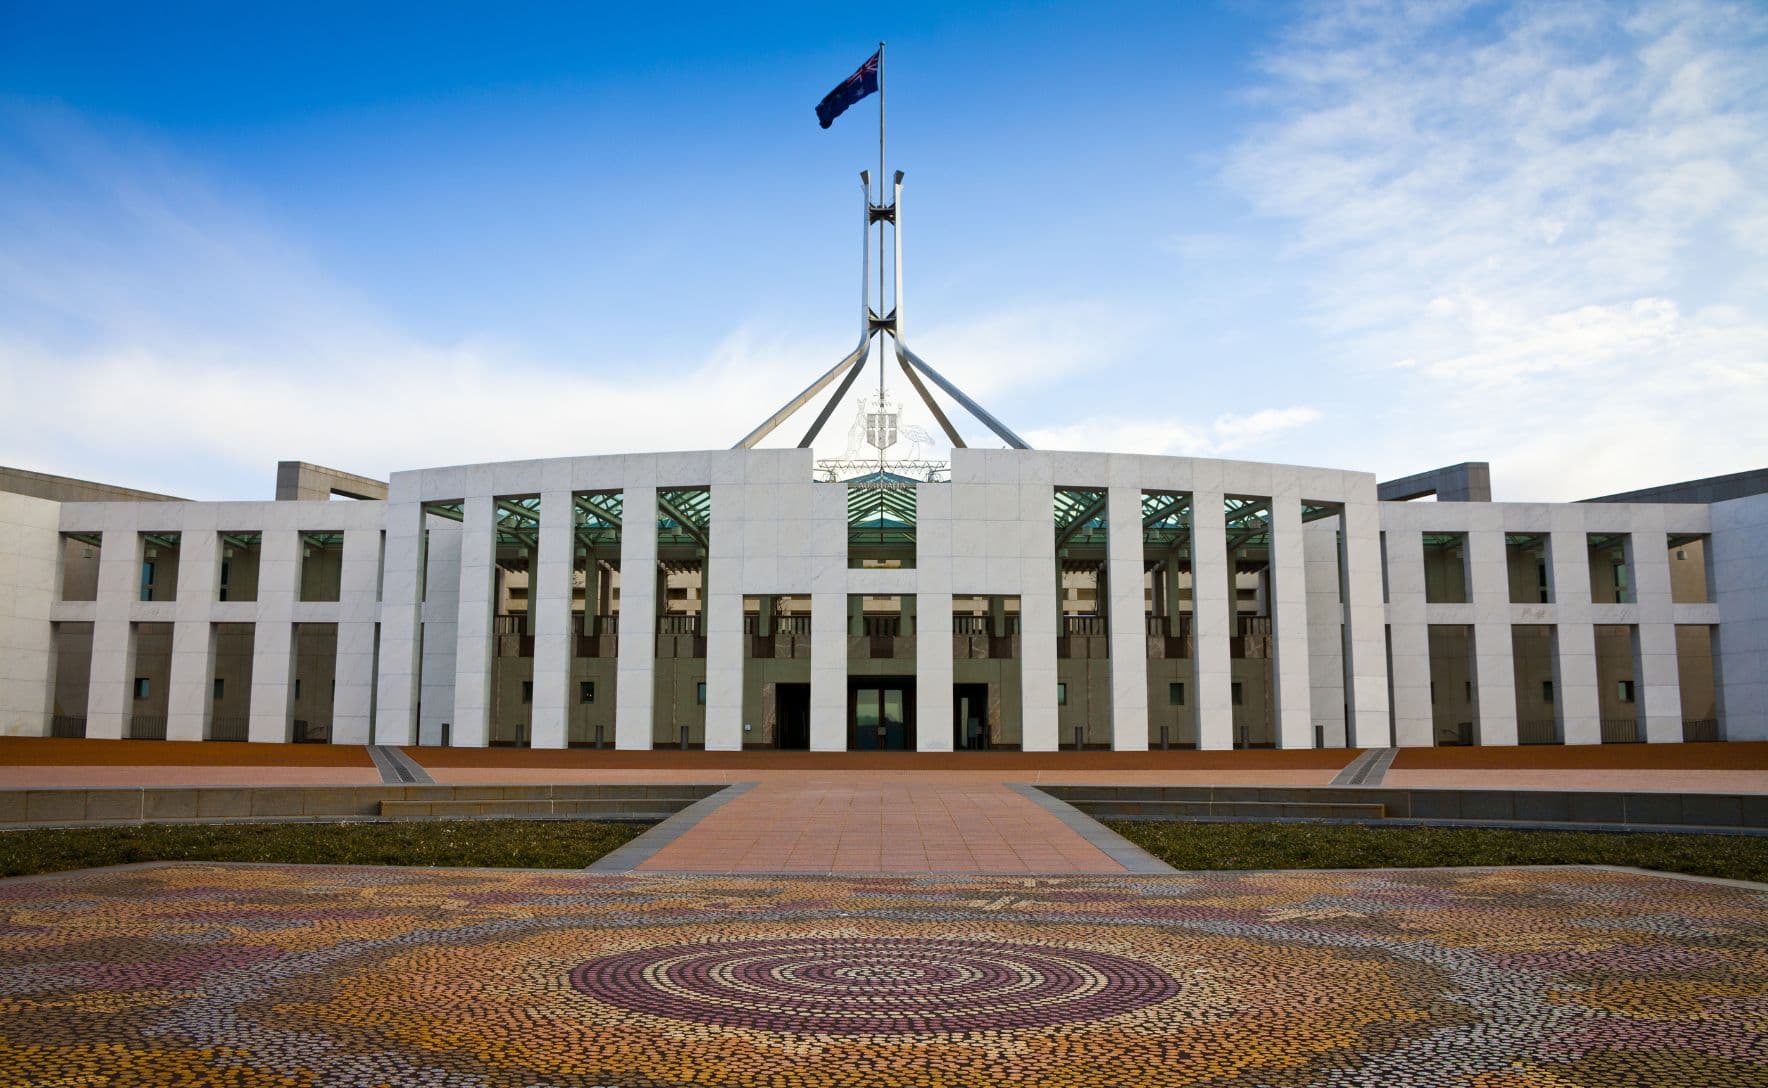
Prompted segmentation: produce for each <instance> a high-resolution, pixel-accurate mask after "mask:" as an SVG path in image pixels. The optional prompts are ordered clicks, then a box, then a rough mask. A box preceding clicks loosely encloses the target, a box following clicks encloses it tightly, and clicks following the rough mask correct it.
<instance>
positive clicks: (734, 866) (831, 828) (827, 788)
mask: <svg viewBox="0 0 1768 1088" xmlns="http://www.w3.org/2000/svg"><path fill="white" fill-rule="evenodd" d="M639 868H640V869H649V870H660V871H674V872H823V873H828V872H840V873H852V872H966V873H1121V872H1123V867H1122V866H1120V865H1118V864H1117V863H1116V862H1115V861H1112V860H1111V859H1110V858H1109V857H1107V856H1105V854H1103V853H1102V852H1100V851H1099V849H1098V848H1097V847H1095V846H1093V845H1092V844H1091V843H1089V842H1087V841H1086V840H1085V839H1082V838H1081V837H1080V836H1079V835H1077V834H1075V833H1074V832H1073V831H1071V830H1069V828H1068V827H1067V826H1066V825H1065V824H1063V823H1062V821H1060V820H1058V819H1057V818H1056V817H1054V816H1052V815H1050V813H1048V812H1046V811H1045V810H1044V809H1043V808H1041V807H1039V806H1038V805H1036V804H1033V803H1032V802H1031V801H1028V800H1026V799H1025V798H1024V797H1021V796H1020V795H1019V794H1017V793H1014V792H1013V791H1012V790H1010V789H1008V788H1007V787H1006V785H1005V779H1004V776H1002V775H1000V774H999V773H998V772H997V773H995V774H952V773H949V772H947V773H936V774H928V775H914V774H907V773H902V772H896V773H889V772H886V773H882V774H863V773H862V774H841V773H822V774H797V775H783V774H770V775H768V776H766V777H765V778H764V779H761V780H760V781H758V783H757V785H756V786H755V788H753V789H751V790H749V791H748V792H747V793H744V794H742V795H741V796H738V797H737V798H735V799H733V800H731V801H728V802H726V803H725V804H723V805H722V806H720V807H719V808H718V809H717V810H715V811H714V812H712V813H711V814H710V815H709V816H707V817H706V818H705V819H703V820H701V821H700V822H699V823H698V824H696V825H694V826H693V827H692V828H690V829H689V830H688V831H687V832H686V833H684V834H683V835H682V836H681V837H680V838H678V839H676V840H675V841H674V842H672V843H670V844H669V845H668V846H665V847H664V848H663V849H662V850H660V851H658V852H657V853H656V854H653V855H652V856H651V857H650V858H649V859H648V860H646V861H645V862H643V863H642V864H641V865H640V866H639Z"/></svg>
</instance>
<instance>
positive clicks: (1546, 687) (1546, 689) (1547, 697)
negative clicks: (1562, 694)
mask: <svg viewBox="0 0 1768 1088" xmlns="http://www.w3.org/2000/svg"><path fill="white" fill-rule="evenodd" d="M1541 701H1542V702H1543V703H1551V702H1552V701H1553V681H1551V680H1543V681H1541Z"/></svg>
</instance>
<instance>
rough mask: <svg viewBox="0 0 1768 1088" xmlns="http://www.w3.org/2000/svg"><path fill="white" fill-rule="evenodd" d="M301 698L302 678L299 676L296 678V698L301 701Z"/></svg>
mask: <svg viewBox="0 0 1768 1088" xmlns="http://www.w3.org/2000/svg"><path fill="white" fill-rule="evenodd" d="M300 697H301V678H300V677H299V676H297V677H295V698H297V699H299V698H300Z"/></svg>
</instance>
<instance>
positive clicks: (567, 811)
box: [381, 797, 700, 820]
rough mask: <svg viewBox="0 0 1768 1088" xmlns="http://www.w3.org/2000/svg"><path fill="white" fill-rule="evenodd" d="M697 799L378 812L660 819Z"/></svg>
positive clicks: (483, 803)
mask: <svg viewBox="0 0 1768 1088" xmlns="http://www.w3.org/2000/svg"><path fill="white" fill-rule="evenodd" d="M699 799H700V798H698V797H622V798H607V797H604V798H558V799H534V800H521V799H513V798H485V799H481V800H465V801H382V802H381V815H382V816H388V817H403V818H434V817H447V816H601V817H610V818H619V819H625V820H662V819H667V818H668V817H670V816H673V815H674V814H675V813H677V812H680V811H681V810H682V809H684V808H686V807H688V806H689V805H691V804H693V803H694V802H695V801H698V800H699Z"/></svg>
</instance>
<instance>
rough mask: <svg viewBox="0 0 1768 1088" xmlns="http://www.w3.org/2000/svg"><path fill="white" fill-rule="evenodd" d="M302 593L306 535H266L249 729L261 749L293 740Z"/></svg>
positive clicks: (260, 567) (260, 571) (262, 548)
mask: <svg viewBox="0 0 1768 1088" xmlns="http://www.w3.org/2000/svg"><path fill="white" fill-rule="evenodd" d="M300 591H301V534H300V533H298V532H296V531H295V530H293V529H265V530H264V533H263V537H262V544H261V546H260V550H259V552H258V622H257V626H256V627H255V628H254V629H253V632H252V702H251V711H250V718H249V720H248V722H247V725H246V736H247V737H248V738H249V739H250V740H252V741H254V742H256V743H270V744H281V743H284V742H286V741H287V740H288V739H289V717H290V711H291V709H292V707H293V704H292V702H291V701H290V699H289V694H290V689H291V688H293V686H294V676H295V655H294V634H295V625H294V614H295V599H296V598H297V597H298V596H299V595H300Z"/></svg>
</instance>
